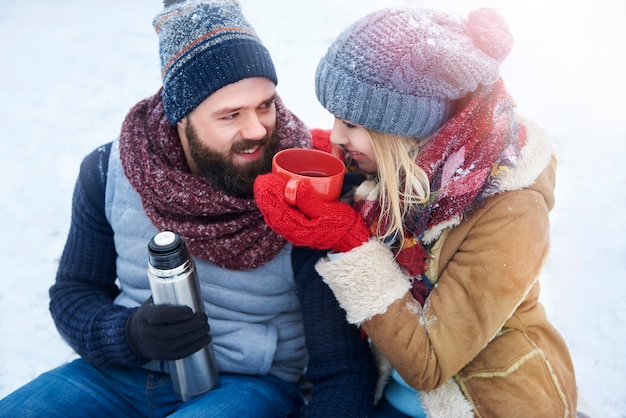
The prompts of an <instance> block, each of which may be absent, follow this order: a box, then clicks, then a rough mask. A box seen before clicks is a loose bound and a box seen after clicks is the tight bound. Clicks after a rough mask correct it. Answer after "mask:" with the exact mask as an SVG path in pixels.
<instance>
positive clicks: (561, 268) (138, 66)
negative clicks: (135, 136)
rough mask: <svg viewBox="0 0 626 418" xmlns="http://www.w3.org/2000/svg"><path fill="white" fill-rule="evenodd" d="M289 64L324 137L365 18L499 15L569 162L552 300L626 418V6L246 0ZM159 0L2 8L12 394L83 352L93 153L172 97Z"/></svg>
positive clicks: (517, 67) (0, 196)
mask: <svg viewBox="0 0 626 418" xmlns="http://www.w3.org/2000/svg"><path fill="white" fill-rule="evenodd" d="M241 3H242V7H243V10H244V13H245V14H246V15H247V17H248V19H249V20H250V21H251V23H252V24H253V26H254V27H255V28H256V30H257V32H258V33H259V35H260V37H261V38H262V39H263V41H264V42H265V44H266V46H267V47H268V49H269V50H270V53H271V54H272V55H273V57H274V61H275V64H276V67H277V71H278V76H279V84H278V92H279V94H280V95H281V96H282V98H283V99H284V100H285V102H286V103H287V105H288V106H289V107H291V109H292V110H294V111H295V112H296V114H298V115H299V116H300V117H301V118H302V119H303V120H304V121H305V122H306V123H307V124H308V125H309V126H310V127H322V128H330V127H331V123H332V118H331V116H330V115H329V114H328V113H327V112H326V111H325V110H324V109H323V108H322V107H321V106H320V105H319V104H318V102H317V100H316V98H315V95H314V89H313V77H314V71H315V67H316V65H317V62H318V60H319V58H320V57H321V56H322V55H323V53H324V51H325V50H326V48H327V47H328V45H329V44H330V42H331V41H332V39H333V38H334V37H335V36H336V35H337V34H338V33H339V32H340V31H341V30H342V29H344V28H345V27H346V26H347V25H348V24H349V23H351V22H352V21H354V20H355V19H357V18H359V17H361V16H362V15H364V14H365V13H367V12H370V11H373V10H375V9H378V8H380V7H382V5H383V4H384V5H402V6H405V5H410V6H425V7H433V8H438V9H442V10H445V11H448V12H450V13H453V14H457V15H462V16H465V15H466V14H467V12H468V11H470V10H473V9H475V8H478V7H480V6H483V5H491V6H492V7H495V8H496V9H498V10H499V11H500V12H501V14H502V15H503V16H505V18H506V19H507V21H508V23H509V25H510V27H511V30H512V32H513V34H514V36H515V46H514V50H513V52H512V53H511V55H510V56H509V57H508V58H507V60H506V61H505V63H504V64H503V65H502V75H503V77H504V79H505V82H506V84H507V86H508V89H509V91H510V92H511V93H512V95H513V96H514V97H515V98H516V99H517V100H518V102H519V109H520V112H521V113H523V114H524V115H526V116H528V117H531V118H533V119H535V120H537V121H538V122H539V123H540V124H541V125H543V126H544V127H545V128H546V129H547V130H548V131H549V132H550V133H551V134H552V136H553V138H554V142H555V144H556V148H557V150H558V152H559V158H560V166H559V171H558V177H557V206H556V208H555V209H554V211H553V213H552V252H551V257H550V259H549V261H548V263H547V265H546V268H545V269H544V273H543V276H542V279H541V281H542V286H543V293H542V297H541V300H542V301H543V302H544V304H545V305H546V309H547V311H548V314H549V317H550V318H551V320H552V321H553V322H554V323H555V324H556V326H557V327H558V328H559V329H560V331H561V332H562V334H563V336H564V337H565V339H566V340H567V342H568V344H569V346H570V349H571V351H572V355H573V358H574V363H575V366H576V370H577V375H578V383H579V387H580V393H581V395H580V404H579V409H580V410H583V411H586V412H587V413H589V414H590V415H591V416H592V417H593V418H612V417H626V301H625V299H626V221H625V219H626V216H625V215H626V210H625V207H626V181H625V175H626V170H625V169H624V159H625V158H626V157H625V154H624V151H625V150H626V128H625V126H624V120H625V116H624V111H625V110H626V109H625V105H624V100H625V99H624V98H625V97H626V83H625V81H624V76H623V74H626V56H625V55H626V25H625V24H624V22H623V17H624V15H626V2H623V1H622V0H594V1H592V0H567V1H566V0H526V1H524V2H522V1H515V2H513V1H503V0H500V1H496V0H491V1H490V0H482V1H474V0H432V1H426V0H424V1H420V0H404V1H399V0H398V1H394V0H385V1H382V0H379V1H371V0H341V1H338V2H337V1H334V0H316V1H313V0H300V1H290V0H263V1H260V0H256V1H255V0H242V1H241ZM161 7H162V4H161V2H160V1H159V0H132V1H128V0H108V1H102V2H86V1H79V0H29V1H21V0H0V39H2V42H0V60H1V62H2V65H0V141H1V144H2V146H1V150H2V151H1V152H2V160H1V163H0V179H1V180H0V181H1V184H2V187H1V188H0V230H1V231H2V234H0V255H1V256H2V259H3V260H4V263H3V265H2V267H1V268H0V272H1V273H0V274H1V275H0V398H2V397H4V396H5V395H7V394H8V393H10V392H11V391H13V390H15V389H16V388H17V387H19V386H20V385H22V384H24V383H26V382H28V381H29V380H30V379H32V378H34V377H36V376H37V375H38V374H40V373H41V372H43V371H45V370H47V369H50V368H52V367H55V366H57V365H59V364H61V363H63V362H66V361H68V360H70V359H72V358H73V357H74V354H73V352H72V351H71V350H70V349H69V348H68V346H67V345H66V344H65V343H64V342H63V341H62V340H61V339H60V337H59V336H58V334H57V332H56V330H55V328H54V325H53V323H52V321H51V319H50V315H49V312H48V293H47V292H48V288H49V287H50V285H51V284H52V283H53V281H54V276H55V272H56V268H57V263H58V258H59V255H60V253H61V250H62V248H63V244H64V241H65V237H66V234H67V231H68V227H69V221H70V218H69V216H70V205H71V194H72V189H73V186H74V181H75V178H76V175H77V171H78V167H79V164H80V162H81V160H82V158H83V156H84V155H85V154H87V153H88V152H90V151H91V150H92V149H94V148H95V147H97V146H98V145H100V144H102V143H104V142H108V141H110V140H112V139H114V138H115V137H116V135H117V133H118V130H119V126H120V124H121V122H122V119H123V117H124V116H125V114H126V112H127V111H128V109H129V108H130V107H131V106H132V105H134V104H135V103H136V102H137V101H139V100H140V99H142V98H144V97H147V96H150V95H152V94H153V93H154V92H156V90H157V89H158V88H159V86H160V74H159V73H160V69H159V61H158V53H157V48H158V45H157V37H156V35H155V33H154V32H153V29H152V24H151V22H152V18H153V17H154V15H155V14H156V13H157V12H158V11H159V10H160V9H161Z"/></svg>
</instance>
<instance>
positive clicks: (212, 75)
mask: <svg viewBox="0 0 626 418" xmlns="http://www.w3.org/2000/svg"><path fill="white" fill-rule="evenodd" d="M153 25H154V29H155V30H156V32H157V33H158V34H159V53H160V58H161V72H162V76H163V94H162V96H163V104H164V106H165V113H166V115H167V117H168V119H169V121H170V123H171V124H172V125H175V124H176V123H177V122H178V121H179V120H181V119H182V118H183V117H185V116H186V115H187V114H188V113H189V112H191V111H192V110H193V109H194V108H195V107H196V106H198V105H199V104H200V103H201V102H202V101H203V100H204V99H206V98H207V97H208V96H210V95H211V94H213V93H214V92H215V91H217V90H219V89H220V88H222V87H224V86H226V85H228V84H231V83H235V82H237V81H240V80H242V79H244V78H249V77H265V78H268V79H270V80H271V81H273V82H274V84H277V83H278V80H277V78H276V71H275V69H274V64H273V63H272V59H271V57H270V54H269V52H268V51H267V49H266V48H265V47H264V46H263V44H262V43H261V41H260V39H259V38H258V36H257V34H256V32H255V31H254V29H253V28H252V26H250V24H249V23H248V21H247V20H246V19H245V17H244V16H243V14H242V12H241V9H240V7H239V4H238V3H237V2H236V1H234V0H194V1H189V0H187V1H184V0H183V1H165V8H164V9H163V11H162V12H161V13H159V14H158V15H157V16H156V17H155V18H154V21H153Z"/></svg>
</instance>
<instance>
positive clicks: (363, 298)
mask: <svg viewBox="0 0 626 418" xmlns="http://www.w3.org/2000/svg"><path fill="white" fill-rule="evenodd" d="M315 269H316V270H317V272H318V273H319V274H320V275H321V276H322V278H323V279H324V283H326V284H327V285H328V286H329V287H330V288H331V290H332V291H333V293H334V294H335V297H336V298H337V300H338V301H339V304H340V305H341V307H342V308H343V309H344V310H345V311H346V312H347V315H346V317H347V319H348V322H350V323H351V324H357V325H360V324H361V323H363V321H365V320H367V319H370V318H371V317H373V316H374V315H377V314H381V313H384V312H385V311H386V310H387V307H388V306H389V305H391V304H392V303H393V302H395V301H396V300H398V299H400V298H401V297H403V296H404V295H405V294H406V292H408V291H409V289H410V288H411V281H410V279H409V278H408V277H407V276H406V275H405V274H404V273H403V272H402V270H401V269H400V266H399V265H398V263H397V262H396V261H395V259H394V258H393V254H392V253H391V251H390V250H389V248H387V247H386V246H385V245H384V244H382V243H380V242H379V241H378V240H376V239H373V238H372V239H370V240H369V241H368V242H366V243H365V244H363V245H361V246H359V247H357V248H354V249H352V250H350V251H348V252H347V253H344V254H343V255H342V256H341V257H339V258H336V259H334V260H332V261H330V260H328V259H320V260H319V261H318V262H317V264H316V265H315Z"/></svg>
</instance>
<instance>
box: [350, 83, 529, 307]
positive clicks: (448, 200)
mask: <svg viewBox="0 0 626 418" xmlns="http://www.w3.org/2000/svg"><path fill="white" fill-rule="evenodd" d="M514 108H515V105H514V103H513V100H512V98H511V97H510V96H509V94H508V92H507V91H506V89H505V87H504V83H503V82H502V80H498V81H497V82H496V83H495V85H493V86H492V87H491V88H489V89H484V90H482V91H479V92H477V93H475V94H474V95H473V96H472V97H471V98H469V100H468V101H467V102H466V103H464V104H463V106H462V107H461V108H460V109H459V111H457V112H456V113H455V115H454V116H453V117H452V118H451V119H450V120H449V121H448V122H446V124H445V125H443V126H442V127H441V128H440V129H439V130H438V131H437V132H436V133H435V135H434V136H433V137H432V138H430V139H429V140H428V142H427V143H426V144H425V146H424V148H423V149H422V150H420V152H419V155H418V156H417V160H416V161H417V163H418V164H419V166H420V167H422V168H423V169H424V170H425V172H426V174H427V175H428V178H429V180H430V187H431V192H432V196H431V200H430V201H429V202H428V203H427V204H424V205H419V206H417V207H415V210H414V211H413V212H411V213H410V214H409V216H408V218H407V219H406V221H405V227H406V235H405V237H404V240H402V241H401V242H397V243H396V244H395V246H394V248H395V252H396V255H397V260H398V262H399V263H400V264H401V265H402V266H403V267H404V268H405V269H406V270H407V272H408V273H409V274H410V275H411V276H412V277H420V276H421V275H422V274H423V273H424V272H425V270H426V262H427V260H428V254H427V251H426V249H425V248H424V247H425V246H426V247H427V244H431V243H432V241H433V239H434V238H436V237H437V236H438V235H439V234H440V233H441V230H443V229H445V228H442V229H441V230H439V231H438V232H437V233H435V234H434V235H435V236H430V237H429V238H428V239H424V233H425V231H427V230H429V229H436V227H437V226H446V225H449V226H452V225H454V224H456V223H458V222H459V221H460V220H461V219H462V217H463V215H465V214H467V213H468V212H470V211H471V210H472V209H474V208H476V207H477V206H479V205H480V204H481V203H482V202H484V200H485V199H486V198H487V197H489V196H491V195H494V194H496V193H497V192H498V191H499V188H498V183H497V178H496V177H497V176H496V175H497V173H498V172H499V171H501V170H506V169H507V168H510V167H513V166H514V165H515V161H516V157H517V156H518V155H519V152H520V150H521V148H522V147H523V146H524V144H525V142H526V131H525V128H524V126H523V125H522V124H521V123H520V122H519V121H518V120H517V118H516V115H515V111H514ZM377 197H378V196H377V195H376V194H372V195H370V196H368V197H367V198H366V199H365V200H361V201H359V202H355V207H356V208H357V209H359V210H360V212H361V214H363V217H364V218H365V220H366V222H368V224H369V225H370V226H371V227H372V229H373V230H376V229H377V223H378V221H379V216H380V207H379V205H378V203H379V202H378V199H377ZM428 292H429V289H428V286H425V284H424V283H423V282H422V281H420V280H414V289H413V294H414V296H415V297H416V299H417V300H418V301H420V302H421V303H423V302H424V299H425V297H426V296H427V294H428Z"/></svg>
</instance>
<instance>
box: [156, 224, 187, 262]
mask: <svg viewBox="0 0 626 418" xmlns="http://www.w3.org/2000/svg"><path fill="white" fill-rule="evenodd" d="M188 259H189V253H188V252H187V246H186V245H185V241H184V240H183V239H182V237H181V236H180V235H178V234H175V233H174V232H171V231H163V232H159V233H158V234H156V235H155V236H154V237H153V238H152V239H151V240H150V243H149V244H148V262H149V263H150V265H151V266H152V267H153V268H155V269H158V270H172V269H175V268H177V267H179V266H181V265H183V264H184V263H185V262H186V261H187V260H188Z"/></svg>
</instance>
